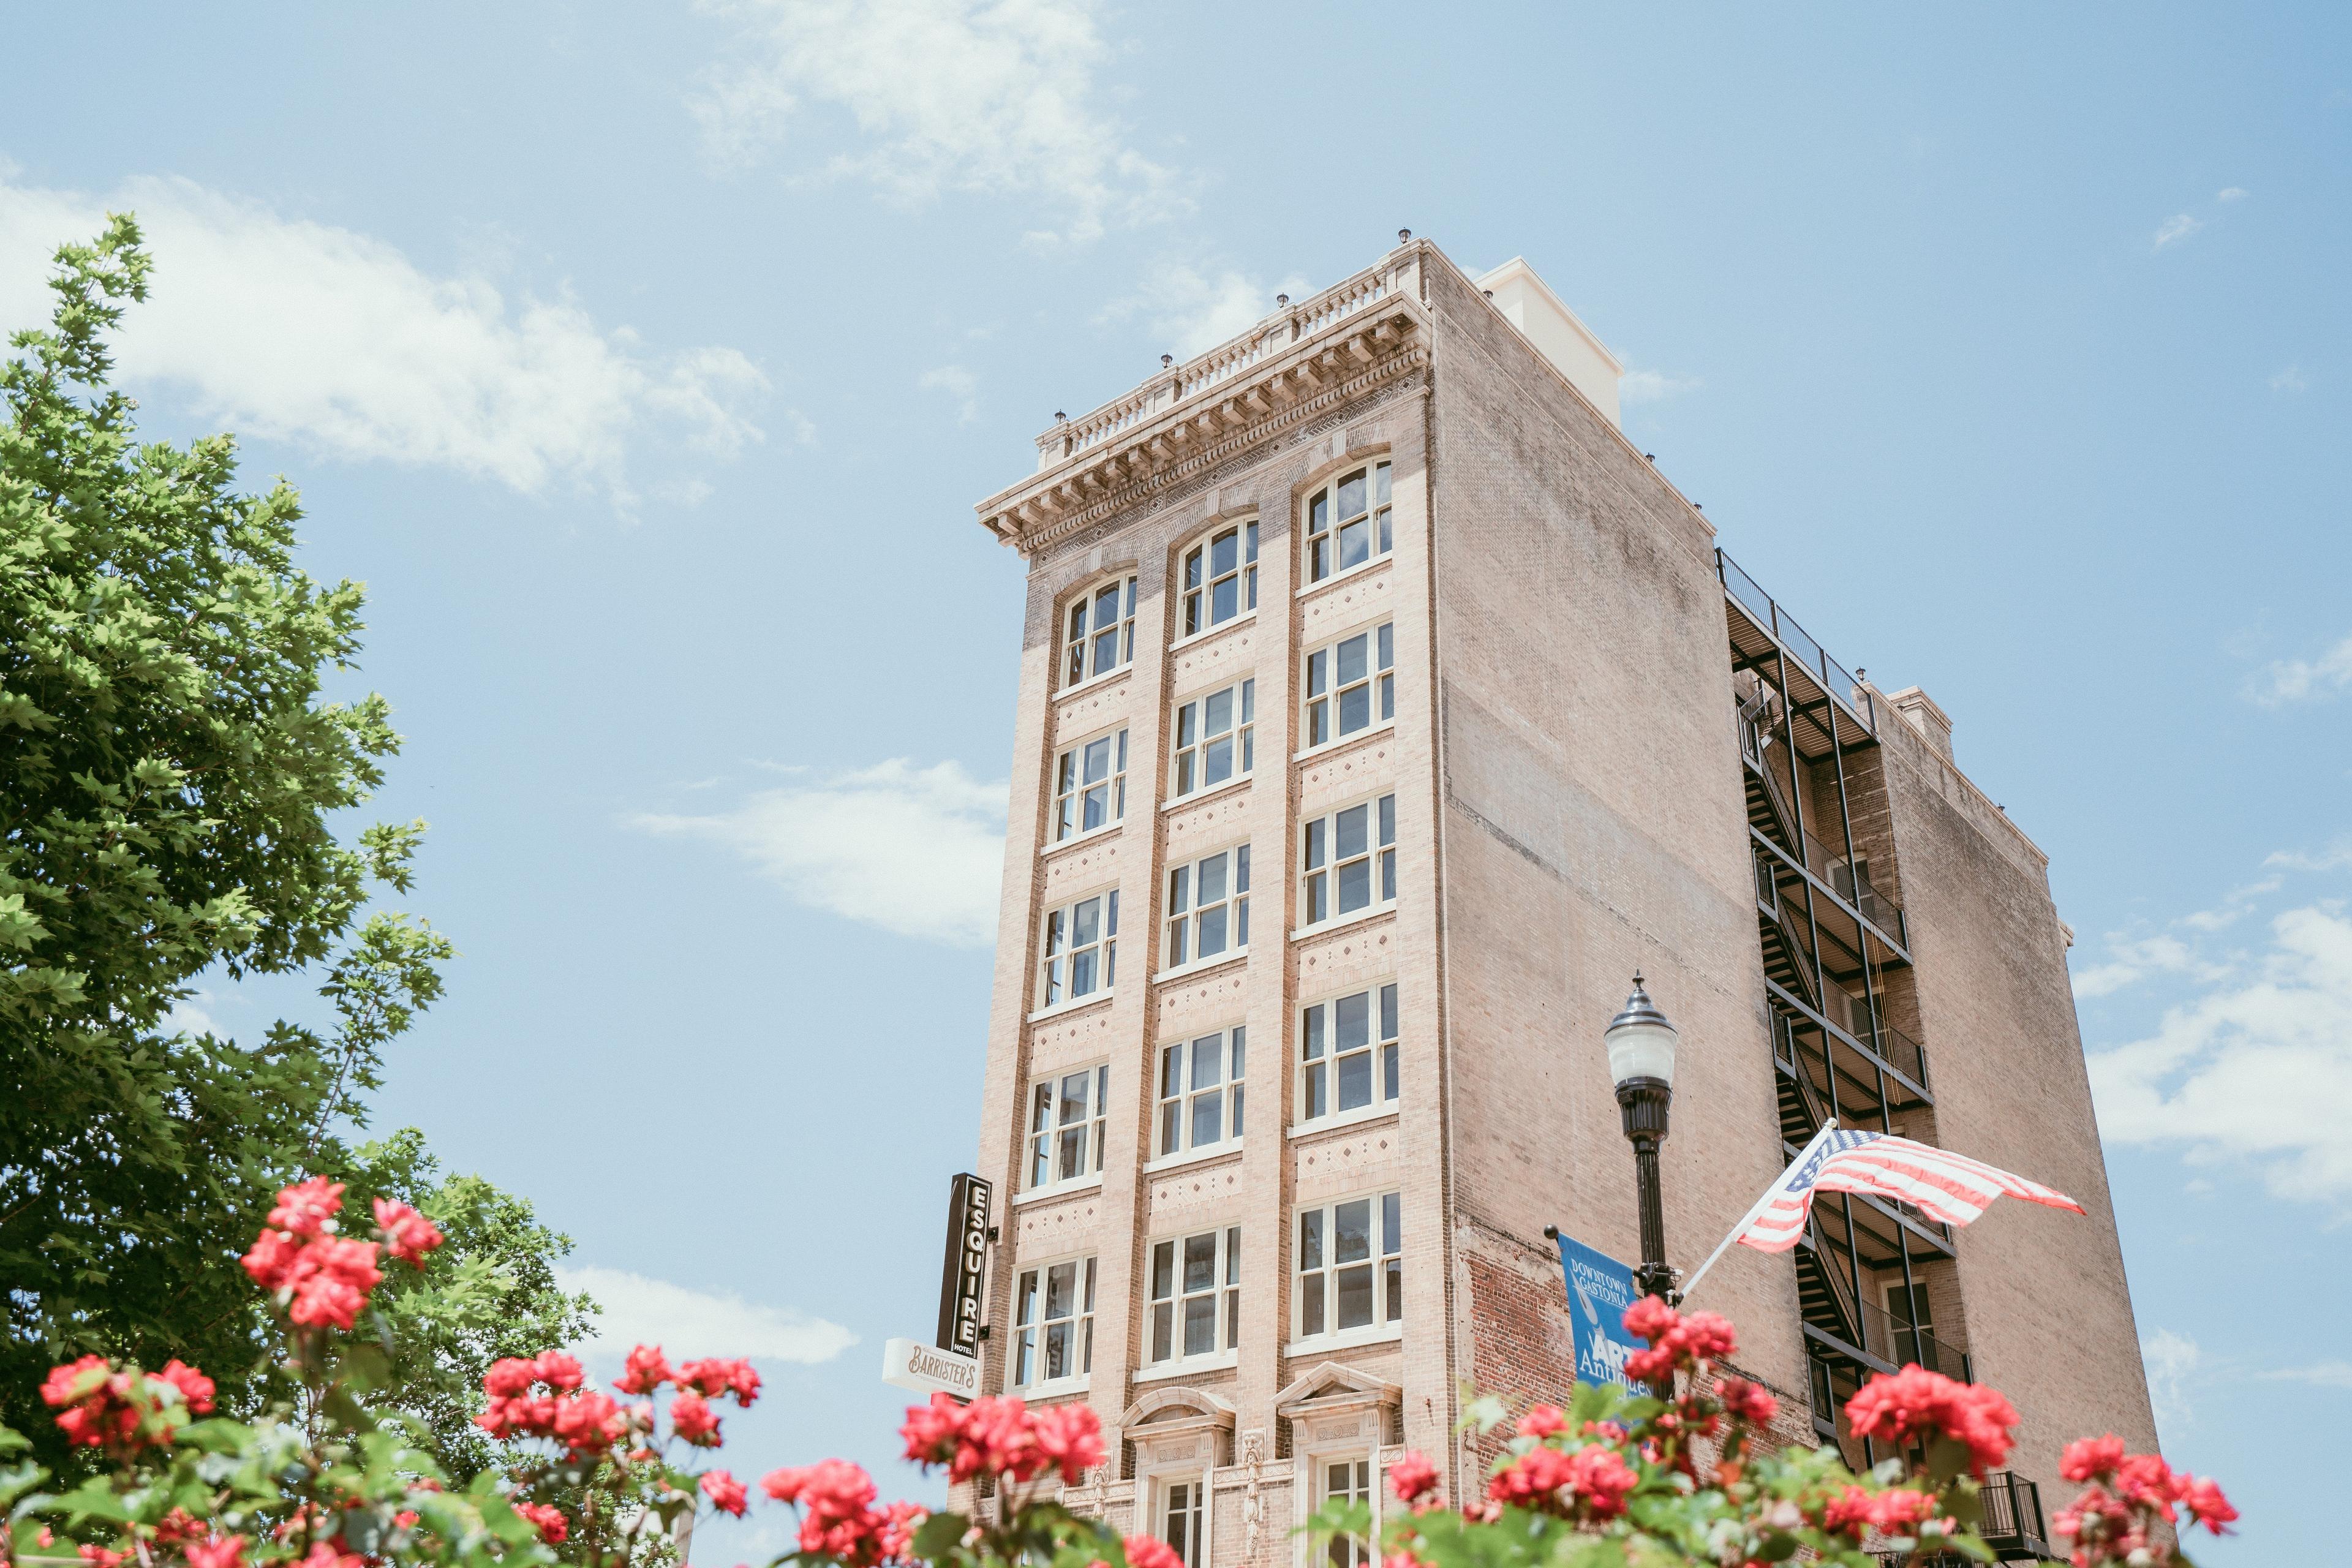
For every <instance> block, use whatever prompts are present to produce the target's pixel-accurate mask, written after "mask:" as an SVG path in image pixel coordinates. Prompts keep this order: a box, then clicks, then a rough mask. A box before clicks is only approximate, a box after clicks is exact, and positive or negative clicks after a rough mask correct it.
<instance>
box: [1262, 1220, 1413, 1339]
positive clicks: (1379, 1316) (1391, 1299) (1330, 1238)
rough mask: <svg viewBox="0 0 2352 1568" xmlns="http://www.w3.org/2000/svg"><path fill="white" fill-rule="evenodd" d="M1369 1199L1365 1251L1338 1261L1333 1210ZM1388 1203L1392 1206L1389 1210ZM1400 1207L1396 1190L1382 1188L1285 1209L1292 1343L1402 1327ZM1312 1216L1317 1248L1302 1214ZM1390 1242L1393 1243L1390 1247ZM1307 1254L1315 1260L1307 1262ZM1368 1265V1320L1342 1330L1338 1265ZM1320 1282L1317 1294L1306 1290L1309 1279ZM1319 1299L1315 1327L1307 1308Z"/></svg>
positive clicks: (1383, 1334)
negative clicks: (1316, 1261)
mask: <svg viewBox="0 0 2352 1568" xmlns="http://www.w3.org/2000/svg"><path fill="white" fill-rule="evenodd" d="M1354 1204H1369V1205H1370V1220H1369V1224H1370V1252H1369V1254H1368V1255H1367V1257H1366V1258H1363V1259H1360V1260H1355V1259H1351V1260H1349V1261H1347V1262H1344V1263H1343V1262H1341V1261H1340V1260H1339V1256H1338V1251H1339V1248H1338V1245H1337V1244H1338V1237H1339V1218H1338V1215H1339V1210H1340V1209H1342V1208H1344V1207H1347V1206H1349V1205H1354ZM1391 1205H1393V1210H1391ZM1403 1208H1404V1194H1403V1192H1402V1189H1397V1188H1391V1189H1390V1190H1388V1191H1386V1192H1381V1191H1377V1190H1376V1191H1373V1192H1369V1193H1352V1194H1348V1195H1347V1196H1345V1197H1338V1198H1332V1199H1329V1200H1328V1201H1327V1202H1323V1203H1318V1204H1301V1205H1298V1206H1297V1207H1296V1208H1294V1209H1293V1210H1292V1211H1291V1215H1290V1239H1291V1268H1290V1286H1291V1289H1290V1328H1291V1342H1292V1344H1293V1346H1294V1347H1295V1346H1307V1347H1312V1348H1318V1349H1320V1348H1326V1347H1338V1346H1342V1345H1353V1344H1371V1343H1374V1342H1378V1341H1381V1340H1392V1339H1398V1338H1401V1337H1402V1335H1403V1332H1404V1288H1403V1272H1404V1270H1403V1262H1404V1247H1403ZM1391 1212H1393V1213H1394V1215H1395V1216H1396V1224H1395V1230H1394V1234H1393V1235H1391V1230H1390V1223H1389V1216H1390V1215H1391ZM1310 1215H1313V1216H1316V1222H1317V1223H1318V1225H1319V1226H1320V1227H1321V1229H1320V1236H1321V1240H1320V1243H1319V1247H1320V1250H1319V1251H1318V1250H1317V1249H1316V1247H1312V1246H1310V1244H1309V1240H1308V1234H1309V1233H1308V1216H1310ZM1391 1242H1393V1244H1394V1246H1393V1248H1391ZM1309 1258H1319V1259H1320V1262H1319V1264H1318V1266H1317V1267H1315V1268H1309V1267H1307V1262H1308V1259H1309ZM1354 1268H1368V1269H1369V1270H1370V1274H1371V1285H1372V1317H1371V1321H1370V1322H1369V1323H1362V1324H1359V1325H1357V1326H1356V1327H1354V1328H1349V1329H1343V1328H1340V1327H1339V1274H1340V1271H1341V1270H1342V1269H1354ZM1310 1279H1316V1280H1319V1281H1320V1289H1319V1293H1318V1291H1317V1290H1313V1289H1309V1283H1308V1282H1309V1280H1310ZM1318 1302H1319V1304H1320V1317H1319V1326H1318V1327H1316V1328H1312V1329H1310V1328H1309V1327H1308V1326H1307V1325H1308V1322H1309V1321H1310V1320H1309V1313H1308V1308H1309V1307H1310V1306H1313V1305H1316V1304H1318Z"/></svg>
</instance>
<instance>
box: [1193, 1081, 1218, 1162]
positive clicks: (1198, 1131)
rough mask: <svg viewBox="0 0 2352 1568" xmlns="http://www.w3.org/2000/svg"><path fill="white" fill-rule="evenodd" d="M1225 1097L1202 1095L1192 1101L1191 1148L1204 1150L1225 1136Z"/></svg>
mask: <svg viewBox="0 0 2352 1568" xmlns="http://www.w3.org/2000/svg"><path fill="white" fill-rule="evenodd" d="M1224 1110H1225V1097H1224V1096H1223V1095H1222V1094H1203V1095H1200V1096H1197V1097H1195V1098H1194V1100H1193V1101H1192V1147H1193V1148H1195V1149H1201V1148H1205V1147H1206V1146H1208V1145H1209V1144H1211V1143H1214V1142H1217V1141H1218V1140H1219V1139H1220V1138H1223V1136H1224V1135H1225V1131H1224V1120H1225V1118H1224Z"/></svg>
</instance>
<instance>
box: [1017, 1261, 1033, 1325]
mask: <svg viewBox="0 0 2352 1568" xmlns="http://www.w3.org/2000/svg"><path fill="white" fill-rule="evenodd" d="M1017 1300H1018V1305H1017V1306H1015V1308H1014V1309H1013V1321H1014V1322H1016V1323H1019V1324H1022V1325H1024V1326H1026V1325H1028V1324H1030V1323H1034V1322H1035V1321H1037V1271H1036V1270H1035V1269H1034V1268H1031V1269H1028V1270H1025V1271H1024V1273H1023V1274H1022V1276H1021V1289H1020V1293H1019V1296H1018V1298H1017Z"/></svg>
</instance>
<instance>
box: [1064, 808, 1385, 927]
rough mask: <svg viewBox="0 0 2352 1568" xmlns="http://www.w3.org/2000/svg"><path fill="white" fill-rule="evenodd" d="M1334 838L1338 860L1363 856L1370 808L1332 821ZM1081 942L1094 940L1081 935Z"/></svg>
mask: <svg viewBox="0 0 2352 1568" xmlns="http://www.w3.org/2000/svg"><path fill="white" fill-rule="evenodd" d="M1331 825H1332V829H1333V836H1334V837H1336V838H1337V840H1338V844H1337V851H1338V858H1339V859H1342V860H1345V859H1346V858H1348V857H1349V856H1350V855H1361V854H1362V853H1363V852H1364V851H1365V850H1366V849H1368V848H1370V847H1371V846H1370V842H1369V841H1368V839H1367V837H1366V835H1367V834H1368V833H1369V832H1370V828H1371V812H1370V809H1369V808H1368V807H1365V806H1360V805H1351V806H1349V808H1348V809H1347V810H1345V811H1343V812H1339V814H1337V815H1336V816H1333V817H1332V819H1331ZM1078 940H1079V941H1080V942H1089V941H1091V940H1093V939H1092V938H1090V937H1087V936H1085V935H1081V936H1080V937H1079V938H1078Z"/></svg>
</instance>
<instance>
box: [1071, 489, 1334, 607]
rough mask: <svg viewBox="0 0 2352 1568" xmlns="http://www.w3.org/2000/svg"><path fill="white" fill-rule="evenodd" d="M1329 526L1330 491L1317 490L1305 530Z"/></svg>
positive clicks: (1309, 507) (1308, 506)
mask: <svg viewBox="0 0 2352 1568" xmlns="http://www.w3.org/2000/svg"><path fill="white" fill-rule="evenodd" d="M1330 526H1331V492H1330V491H1329V490H1318V491H1316V492H1315V499H1314V500H1311V501H1308V502H1307V532H1309V533H1320V532H1322V531H1324V530H1325V529H1327V528H1328V527H1330ZM1072 613H1073V614H1082V613H1083V612H1081V611H1074V612H1072Z"/></svg>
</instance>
